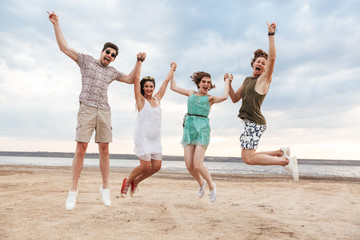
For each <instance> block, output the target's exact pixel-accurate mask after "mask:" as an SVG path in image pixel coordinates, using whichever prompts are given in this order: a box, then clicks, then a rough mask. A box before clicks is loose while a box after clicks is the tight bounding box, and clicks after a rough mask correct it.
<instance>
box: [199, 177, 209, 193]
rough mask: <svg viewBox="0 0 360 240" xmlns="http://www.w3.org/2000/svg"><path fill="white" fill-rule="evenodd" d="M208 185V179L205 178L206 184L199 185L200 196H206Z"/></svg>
mask: <svg viewBox="0 0 360 240" xmlns="http://www.w3.org/2000/svg"><path fill="white" fill-rule="evenodd" d="M206 185H207V182H206V180H205V179H204V185H203V186H202V187H199V193H198V195H199V198H202V196H204V194H205V189H206Z"/></svg>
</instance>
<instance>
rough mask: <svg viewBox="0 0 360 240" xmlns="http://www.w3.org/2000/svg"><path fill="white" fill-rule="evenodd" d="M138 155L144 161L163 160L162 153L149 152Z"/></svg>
mask: <svg viewBox="0 0 360 240" xmlns="http://www.w3.org/2000/svg"><path fill="white" fill-rule="evenodd" d="M138 157H139V158H140V159H141V160H144V161H151V160H162V153H152V154H150V153H148V154H145V155H142V156H138Z"/></svg>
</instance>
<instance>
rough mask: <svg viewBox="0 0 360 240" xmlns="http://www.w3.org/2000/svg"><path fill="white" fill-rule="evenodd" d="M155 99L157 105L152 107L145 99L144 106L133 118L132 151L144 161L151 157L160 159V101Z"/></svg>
mask: <svg viewBox="0 0 360 240" xmlns="http://www.w3.org/2000/svg"><path fill="white" fill-rule="evenodd" d="M154 98H155V97H154ZM155 100H156V102H157V103H158V106H157V107H152V106H151V105H150V103H149V102H148V101H147V100H146V99H145V104H144V107H143V108H142V109H141V110H140V112H138V115H137V118H136V120H135V132H134V142H135V149H134V151H135V154H136V156H137V157H139V158H140V159H142V160H145V161H150V160H151V158H153V159H156V160H161V156H162V146H161V108H160V102H159V101H158V100H157V99H156V98H155ZM153 156H155V157H153ZM156 156H157V157H156ZM159 158H160V159H159Z"/></svg>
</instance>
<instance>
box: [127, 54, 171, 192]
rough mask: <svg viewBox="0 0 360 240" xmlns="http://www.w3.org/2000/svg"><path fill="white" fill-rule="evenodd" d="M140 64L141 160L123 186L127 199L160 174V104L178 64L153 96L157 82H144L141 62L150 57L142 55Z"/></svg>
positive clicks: (137, 74)
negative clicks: (128, 193) (140, 185)
mask: <svg viewBox="0 0 360 240" xmlns="http://www.w3.org/2000/svg"><path fill="white" fill-rule="evenodd" d="M137 57H138V63H137V65H136V67H135V74H134V93H135V100H136V108H137V110H138V115H137V118H136V122H135V132H134V142H135V154H136V156H138V157H139V159H140V165H139V166H137V167H135V168H134V169H133V170H132V171H131V173H130V175H129V176H128V177H127V178H124V180H123V183H122V187H121V196H122V197H126V195H127V192H128V190H129V188H130V195H131V196H133V194H134V193H135V190H136V188H137V185H138V184H139V183H140V182H141V181H142V180H144V179H146V178H148V177H150V176H151V175H153V174H154V173H156V172H158V171H159V170H160V168H161V161H162V146H161V108H160V101H161V99H162V97H163V96H164V94H165V91H166V88H167V85H168V83H169V81H170V79H171V78H172V77H173V76H174V72H175V70H176V63H175V62H172V63H171V65H170V70H169V73H168V75H167V76H166V78H165V80H164V82H163V83H162V85H161V87H160V89H159V91H158V92H157V93H156V94H155V95H154V96H153V93H154V90H155V79H154V78H153V77H150V76H147V77H144V78H143V79H142V80H141V81H140V72H141V63H142V62H143V61H144V60H145V57H146V54H145V53H140V54H138V56H137Z"/></svg>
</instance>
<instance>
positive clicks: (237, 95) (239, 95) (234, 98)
mask: <svg viewBox="0 0 360 240" xmlns="http://www.w3.org/2000/svg"><path fill="white" fill-rule="evenodd" d="M231 83H232V81H230V84H229V95H230V98H231V101H232V102H233V103H237V102H238V101H239V100H240V99H241V98H242V89H243V85H242V84H241V86H240V87H239V89H238V90H237V91H236V93H235V92H234V89H233V87H232V85H231Z"/></svg>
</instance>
